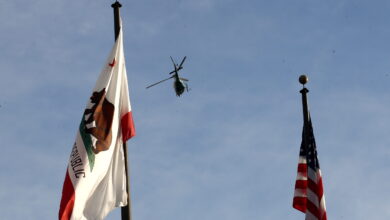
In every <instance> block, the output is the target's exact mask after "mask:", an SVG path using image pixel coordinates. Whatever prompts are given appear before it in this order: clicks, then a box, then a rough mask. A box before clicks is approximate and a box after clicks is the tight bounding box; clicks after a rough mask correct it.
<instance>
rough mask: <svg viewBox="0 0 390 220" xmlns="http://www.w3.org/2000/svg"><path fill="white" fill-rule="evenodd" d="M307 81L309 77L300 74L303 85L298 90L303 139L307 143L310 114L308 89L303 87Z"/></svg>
mask: <svg viewBox="0 0 390 220" xmlns="http://www.w3.org/2000/svg"><path fill="white" fill-rule="evenodd" d="M308 81H309V78H307V76H306V75H301V76H300V77H299V82H300V83H301V84H302V85H303V89H302V90H301V91H300V93H301V94H302V109H303V127H304V132H305V135H304V138H303V141H305V142H306V143H307V140H306V139H307V134H308V133H307V132H308V131H307V129H308V125H309V120H310V115H309V107H308V105H307V93H308V92H309V90H308V89H306V88H305V84H306V83H307V82H308Z"/></svg>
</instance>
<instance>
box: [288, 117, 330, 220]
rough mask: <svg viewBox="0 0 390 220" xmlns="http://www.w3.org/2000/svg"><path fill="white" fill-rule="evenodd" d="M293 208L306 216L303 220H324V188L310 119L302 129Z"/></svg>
mask: <svg viewBox="0 0 390 220" xmlns="http://www.w3.org/2000/svg"><path fill="white" fill-rule="evenodd" d="M293 207H294V208H295V209H298V210H299V211H301V212H303V213H305V214H306V217H305V220H326V208H325V196H324V188H323V185H322V177H321V170H320V164H319V162H318V158H317V148H316V142H315V140H314V134H313V127H312V125H311V119H310V117H309V120H308V123H307V125H306V128H305V126H304V128H303V134H302V143H301V150H300V153H299V163H298V174H297V180H296V182H295V192H294V200H293Z"/></svg>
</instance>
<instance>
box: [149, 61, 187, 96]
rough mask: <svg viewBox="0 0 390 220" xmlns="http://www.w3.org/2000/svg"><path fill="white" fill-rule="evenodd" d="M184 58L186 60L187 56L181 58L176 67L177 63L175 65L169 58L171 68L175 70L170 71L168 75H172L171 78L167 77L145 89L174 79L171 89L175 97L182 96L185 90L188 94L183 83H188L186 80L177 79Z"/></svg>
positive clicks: (185, 84)
mask: <svg viewBox="0 0 390 220" xmlns="http://www.w3.org/2000/svg"><path fill="white" fill-rule="evenodd" d="M186 58H187V56H185V57H184V58H183V60H182V61H181V63H180V65H177V63H175V61H174V60H173V59H172V57H171V60H172V63H173V67H174V68H175V70H173V71H171V72H170V73H169V74H173V76H171V77H169V78H167V79H164V80H161V81H159V82H156V83H154V84H152V85H150V86H148V87H146V88H147V89H149V88H150V87H152V86H155V85H157V84H159V83H162V82H164V81H167V80H168V79H172V78H174V79H175V81H174V82H173V88H174V89H175V92H176V95H177V96H180V95H181V94H183V92H184V90H187V92H188V85H187V83H185V82H188V79H185V78H181V77H179V71H180V70H181V69H183V63H184V61H185V60H186Z"/></svg>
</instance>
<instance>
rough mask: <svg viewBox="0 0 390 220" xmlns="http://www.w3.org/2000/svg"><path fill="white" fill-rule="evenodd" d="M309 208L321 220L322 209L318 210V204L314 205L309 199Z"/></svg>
mask: <svg viewBox="0 0 390 220" xmlns="http://www.w3.org/2000/svg"><path fill="white" fill-rule="evenodd" d="M306 207H307V210H308V211H309V212H310V213H311V214H313V215H314V216H315V217H317V218H318V220H321V218H320V211H319V210H318V208H317V206H316V205H314V204H313V203H312V202H311V201H310V200H307V203H306Z"/></svg>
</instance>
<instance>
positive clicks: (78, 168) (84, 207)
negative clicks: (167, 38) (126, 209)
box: [59, 31, 135, 220]
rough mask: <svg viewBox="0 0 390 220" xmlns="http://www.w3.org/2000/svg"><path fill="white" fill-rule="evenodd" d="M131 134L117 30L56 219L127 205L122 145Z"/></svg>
mask: <svg viewBox="0 0 390 220" xmlns="http://www.w3.org/2000/svg"><path fill="white" fill-rule="evenodd" d="M134 135H135V129H134V123H133V118H132V113H131V106H130V99H129V92H128V84H127V74H126V66H125V57H124V53H123V39H122V31H120V33H119V36H118V38H117V40H116V42H115V44H114V47H113V48H112V51H111V53H110V55H109V56H108V58H107V61H106V63H105V64H104V67H103V70H102V72H101V73H100V76H99V79H98V81H97V82H96V85H95V88H94V89H93V91H92V94H91V96H90V98H89V99H88V102H87V106H86V108H85V111H84V114H83V116H82V119H81V122H80V126H79V129H78V131H77V135H76V141H75V143H74V145H73V148H72V151H71V155H70V158H69V164H68V167H67V171H66V175H65V181H64V186H63V190H62V199H61V204H60V210H59V219H60V220H70V219H71V220H85V219H89V220H91V219H96V220H98V219H104V218H105V217H106V216H107V215H108V213H109V212H110V211H111V210H113V209H114V208H115V207H120V206H126V205H127V197H128V194H127V190H126V186H127V182H126V181H127V180H126V173H125V160H124V157H125V155H124V150H123V144H124V143H125V142H126V141H127V140H128V139H130V138H131V137H133V136H134Z"/></svg>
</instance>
